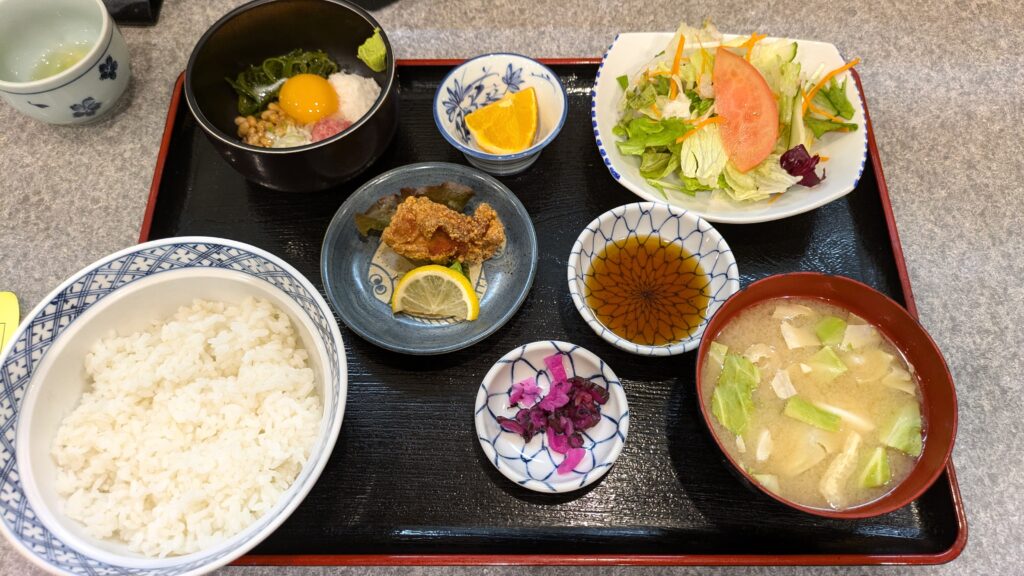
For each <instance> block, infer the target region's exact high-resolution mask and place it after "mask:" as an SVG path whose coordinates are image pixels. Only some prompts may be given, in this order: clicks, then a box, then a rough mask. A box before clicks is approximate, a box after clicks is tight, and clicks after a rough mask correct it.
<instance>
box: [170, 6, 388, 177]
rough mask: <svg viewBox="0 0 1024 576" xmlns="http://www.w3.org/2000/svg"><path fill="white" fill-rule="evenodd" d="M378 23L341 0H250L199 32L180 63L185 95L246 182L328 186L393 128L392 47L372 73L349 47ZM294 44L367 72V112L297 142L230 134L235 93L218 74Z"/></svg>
mask: <svg viewBox="0 0 1024 576" xmlns="http://www.w3.org/2000/svg"><path fill="white" fill-rule="evenodd" d="M375 28H380V25H379V24H378V23H377V21H376V20H374V18H373V16H371V15H370V14H369V13H368V12H366V11H365V10H363V9H362V8H359V7H358V6H356V5H355V4H352V3H349V2H346V1H344V0H256V1H255V2H250V3H248V4H245V5H243V6H240V7H238V8H236V9H234V10H232V11H231V12H229V13H227V14H226V15H225V16H224V17H223V18H221V19H220V20H218V21H217V22H216V23H215V24H214V25H213V26H211V27H210V29H209V30H207V31H206V33H205V34H203V36H202V38H200V39H199V42H198V43H197V44H196V47H195V49H194V50H193V51H192V56H191V57H189V60H188V67H187V68H186V69H185V101H186V102H187V103H188V107H189V110H191V111H192V115H193V116H195V119H196V121H197V122H198V123H199V125H200V126H202V128H203V131H204V132H206V135H207V137H208V138H209V140H210V142H211V143H213V146H214V148H216V149H217V152H218V153H220V155H221V156H223V157H224V159H225V160H226V161H227V162H228V163H229V164H230V165H231V166H232V167H233V168H234V169H235V170H237V171H238V172H239V173H241V174H242V175H243V176H245V177H246V178H247V179H248V180H250V181H252V182H254V183H256V184H259V185H262V186H266V187H267V188H272V189H274V190H280V191H284V192H312V191H317V190H323V189H326V188H330V187H331V186H334V185H337V184H340V183H342V182H345V181H346V180H349V179H351V178H353V177H355V176H357V175H358V174H359V173H361V172H362V171H363V170H366V168H368V167H369V166H370V165H371V164H372V163H373V162H374V161H375V160H376V159H377V158H379V157H380V156H381V154H383V153H384V150H385V149H386V148H387V147H388V145H389V144H390V143H391V139H392V138H393V137H394V135H395V130H396V128H397V126H398V98H397V90H398V86H397V82H396V78H395V58H394V50H392V48H391V43H390V42H389V41H388V37H387V35H386V34H385V33H384V31H383V30H381V37H382V38H383V39H384V45H385V47H386V48H387V68H386V69H385V70H384V71H383V72H373V71H372V70H370V68H369V67H367V66H366V65H365V64H363V62H362V61H360V60H359V59H357V58H356V50H357V49H358V47H359V45H360V44H362V43H363V42H364V41H365V40H366V39H367V38H369V37H370V36H371V35H372V34H373V31H374V29H375ZM296 48H301V49H304V50H323V51H325V52H327V53H328V54H329V55H330V56H331V58H332V59H333V60H334V61H335V62H337V63H338V67H339V68H340V69H341V70H342V71H346V72H349V73H354V74H359V75H361V76H367V77H370V78H373V79H374V80H376V81H377V84H378V85H380V88H381V92H380V96H379V97H378V98H377V101H376V102H375V103H374V105H373V106H372V107H371V108H370V110H369V111H368V112H367V113H366V114H365V115H364V116H363V117H362V118H360V119H358V120H356V121H355V122H354V123H353V124H352V125H351V126H349V127H348V128H347V129H346V130H344V131H342V132H341V133H339V134H335V135H334V136H332V137H330V138H327V139H325V140H321V141H320V142H315V143H313V144H307V145H305V146H296V147H293V148H260V147H258V146H250V145H248V144H245V143H244V142H242V141H241V140H240V139H239V138H238V136H237V132H236V127H235V123H234V120H235V117H236V116H238V107H237V102H238V96H237V94H236V93H235V91H234V89H232V88H231V86H230V85H229V84H228V83H227V82H226V81H225V78H234V77H235V76H237V75H238V73H239V72H241V71H242V70H244V69H246V68H247V67H248V66H250V65H259V64H260V63H261V62H263V60H264V59H266V58H269V57H271V56H277V55H281V54H285V53H288V52H290V51H292V50H295V49H296Z"/></svg>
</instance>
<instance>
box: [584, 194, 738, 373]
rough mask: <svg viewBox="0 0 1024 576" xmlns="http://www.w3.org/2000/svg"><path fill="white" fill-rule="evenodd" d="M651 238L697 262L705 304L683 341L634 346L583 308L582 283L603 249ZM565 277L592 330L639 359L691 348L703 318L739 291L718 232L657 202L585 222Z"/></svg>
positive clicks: (684, 212) (730, 259)
mask: <svg viewBox="0 0 1024 576" xmlns="http://www.w3.org/2000/svg"><path fill="white" fill-rule="evenodd" d="M650 235H657V236H660V237H661V238H662V240H664V241H666V242H670V243H674V244H681V245H682V247H683V248H684V249H685V251H686V252H689V253H690V254H692V255H693V257H695V258H698V259H699V261H700V267H701V269H702V270H703V271H704V272H705V273H706V274H707V275H708V285H707V286H706V288H705V290H704V292H705V294H707V295H708V296H709V302H708V306H707V309H706V310H705V313H704V314H703V319H702V321H701V323H700V325H699V326H698V327H697V328H696V329H695V330H694V331H693V332H692V333H691V334H690V336H689V337H687V338H686V339H684V340H681V341H678V342H671V343H668V344H663V345H661V346H648V345H644V344H637V343H635V342H631V341H629V340H626V339H625V338H621V337H619V336H618V335H617V334H615V333H614V332H612V331H611V330H609V329H608V328H607V327H605V325H604V324H602V323H601V321H600V320H598V319H597V317H596V316H595V315H594V312H593V311H592V310H591V309H590V306H588V305H587V296H588V290H587V286H586V282H585V280H586V277H587V276H588V275H590V274H591V270H592V266H593V262H594V260H595V259H596V258H597V257H598V256H599V255H600V254H601V252H602V251H603V250H604V248H605V247H606V246H607V245H608V244H611V243H616V244H621V243H622V242H624V241H625V240H626V239H627V238H629V237H630V236H635V237H640V238H642V237H645V236H650ZM568 277H569V293H570V295H572V301H573V304H575V305H576V309H577V310H579V312H580V315H581V316H583V319H584V320H585V321H586V322H587V324H589V325H590V327H591V328H593V330H594V332H596V333H597V334H598V335H599V336H601V338H604V340H605V341H606V342H608V343H610V344H612V345H613V346H615V347H616V348H620V349H622V350H625V351H626V352H631V353H633V354H640V355H644V356H673V355H675V354H682V353H683V352H688V351H690V350H694V349H696V348H697V346H698V345H699V344H700V338H701V335H703V334H704V328H705V327H706V326H707V323H708V320H709V319H710V318H711V316H712V315H714V313H715V311H717V310H718V309H719V308H720V307H721V306H722V304H723V303H724V302H725V301H726V299H728V298H729V296H732V295H733V294H735V293H736V291H737V290H739V288H740V280H739V270H738V269H737V267H736V258H734V257H733V255H732V250H731V249H730V248H729V244H727V243H726V241H725V238H722V235H721V234H719V233H718V230H715V228H714V226H712V225H711V224H710V223H709V222H708V221H707V220H705V219H703V218H701V217H700V216H698V215H696V214H695V213H693V212H689V211H687V210H683V209H682V208H678V207H676V206H672V205H671V204H665V203H662V202H637V203H635V204H626V205H624V206H619V207H618V208H613V209H611V210H609V211H607V212H605V213H604V214H602V215H600V216H598V217H597V218H595V219H594V220H593V221H592V222H591V223H590V224H587V227H586V228H584V229H583V232H582V233H580V236H579V238H577V239H576V243H575V244H573V247H572V252H571V253H570V254H569V266H568Z"/></svg>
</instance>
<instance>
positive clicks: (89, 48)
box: [0, 0, 131, 124]
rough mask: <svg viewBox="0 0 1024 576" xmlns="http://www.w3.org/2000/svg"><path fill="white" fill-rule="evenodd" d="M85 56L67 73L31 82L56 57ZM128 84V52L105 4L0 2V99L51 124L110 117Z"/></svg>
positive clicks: (94, 0) (99, 0) (89, 0)
mask: <svg viewBox="0 0 1024 576" xmlns="http://www.w3.org/2000/svg"><path fill="white" fill-rule="evenodd" d="M70 46H74V47H75V48H76V49H78V50H81V51H85V56H84V57H83V58H82V59H81V60H79V61H78V62H77V63H75V64H74V65H72V66H71V67H69V68H67V69H65V70H63V71H61V72H59V73H57V74H54V75H52V76H48V77H45V78H42V79H39V80H33V76H34V74H35V73H36V70H37V66H39V64H40V62H41V61H42V60H43V59H45V58H48V57H52V56H53V54H54V51H62V50H64V51H66V50H67V49H68V47H70ZM130 78H131V67H130V65H129V63H128V47H127V46H126V45H125V43H124V38H122V37H121V32H120V31H119V30H118V29H117V25H116V24H114V21H113V19H112V18H111V17H110V14H109V13H108V12H107V9H106V6H104V4H103V0H42V1H40V0H0V97H2V98H3V99H4V100H6V101H7V103H9V104H10V105H11V106H13V107H14V108H15V109H16V110H18V111H19V112H21V113H23V114H26V115H28V116H31V117H32V118H35V119H37V120H42V121H43V122H49V123H51V124H85V123H88V122H93V121H96V120H98V119H99V118H101V117H103V116H104V115H106V114H108V113H110V112H111V111H112V110H113V109H114V104H115V103H116V102H117V100H118V99H119V98H120V97H121V95H122V94H124V91H125V88H127V87H128V80H129V79H130Z"/></svg>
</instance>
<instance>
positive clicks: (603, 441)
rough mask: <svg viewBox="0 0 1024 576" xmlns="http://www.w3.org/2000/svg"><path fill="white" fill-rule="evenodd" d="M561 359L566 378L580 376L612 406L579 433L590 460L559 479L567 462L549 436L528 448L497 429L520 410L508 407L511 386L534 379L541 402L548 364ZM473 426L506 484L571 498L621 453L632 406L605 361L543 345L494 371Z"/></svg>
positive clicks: (505, 359)
mask: <svg viewBox="0 0 1024 576" xmlns="http://www.w3.org/2000/svg"><path fill="white" fill-rule="evenodd" d="M559 353H561V354H564V355H565V356H566V357H565V358H564V359H563V362H562V365H563V366H564V367H565V372H566V377H567V378H572V377H573V376H579V377H581V378H585V379H587V380H590V381H591V382H593V383H594V384H596V385H598V386H601V387H603V388H605V389H606V390H607V391H608V401H607V402H606V403H605V404H604V405H603V406H601V421H600V422H599V423H598V424H596V425H595V426H593V427H591V428H589V429H587V430H585V431H582V432H581V434H582V436H583V446H582V448H583V449H584V450H585V451H586V454H585V455H584V456H583V459H582V460H581V461H580V462H579V464H577V465H576V466H575V467H574V468H573V470H572V471H571V472H568V473H566V474H559V473H558V471H557V468H558V465H559V464H560V463H561V462H562V459H563V458H564V456H562V455H560V454H557V453H556V452H555V451H554V450H552V449H551V447H549V446H548V440H547V437H546V435H545V434H537V435H536V436H534V437H533V438H532V439H531V440H530V441H529V442H526V441H524V440H523V438H522V437H521V436H520V435H518V434H515V433H513V432H509V431H506V430H503V429H502V428H501V425H500V424H499V423H498V416H504V417H506V418H512V417H514V416H515V414H516V412H518V410H519V409H518V408H517V407H512V406H509V402H510V390H511V388H512V385H513V384H515V383H517V382H522V381H523V380H526V379H529V378H534V379H535V380H536V383H537V385H538V387H539V389H540V397H541V398H542V397H543V396H545V395H547V393H548V391H549V390H550V387H551V375H550V373H549V371H548V369H547V367H546V366H545V363H544V358H546V357H548V356H551V355H553V354H559ZM474 420H475V424H476V434H477V437H478V438H479V440H480V447H481V448H483V451H484V455H485V456H487V459H488V460H490V462H491V464H494V467H495V468H497V469H498V471H499V472H501V473H502V474H504V475H505V477H506V478H508V479H509V480H511V481H513V482H515V483H516V484H518V485H520V486H522V487H523V488H529V489H530V490H534V491H536V492H548V493H553V492H571V491H573V490H579V489H580V488H583V487H585V486H588V485H590V484H592V483H594V482H596V481H597V480H598V479H600V478H601V477H602V476H604V475H605V474H606V473H608V470H610V469H611V467H612V465H613V464H614V463H615V460H617V459H618V457H619V454H621V453H622V448H623V446H624V445H625V442H626V435H627V434H628V433H629V404H628V403H627V402H626V392H625V390H624V389H623V387H622V383H621V382H620V381H619V378H618V377H617V376H616V375H615V373H614V372H612V369H611V368H610V367H609V366H608V365H607V364H605V363H604V361H603V360H601V359H600V358H598V357H597V356H596V355H594V354H593V353H592V352H590V351H589V350H586V349H584V348H580V347H579V346H576V345H575V344H569V343H567V342H560V341H557V340H543V341H539V342H531V343H529V344H525V345H523V346H520V347H518V348H516V349H515V350H512V351H511V352H509V353H508V354H505V355H504V356H502V357H501V359H500V360H498V361H497V362H496V363H495V364H494V366H492V367H491V369H490V371H488V372H487V375H486V376H484V380H483V382H482V383H481V384H480V391H479V392H478V393H477V396H476V408H475V416H474Z"/></svg>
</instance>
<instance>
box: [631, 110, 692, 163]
mask: <svg viewBox="0 0 1024 576" xmlns="http://www.w3.org/2000/svg"><path fill="white" fill-rule="evenodd" d="M620 126H623V125H622V124H620ZM691 129H692V128H691V126H690V125H688V124H686V123H685V122H683V121H682V119H680V118H665V119H664V120H660V121H659V120H652V119H650V118H648V117H646V116H644V117H641V118H634V119H633V120H630V121H629V122H628V123H627V124H625V125H624V127H623V131H624V132H625V134H626V137H627V139H626V141H624V142H623V141H621V140H620V141H618V142H616V143H615V145H616V146H618V147H619V152H621V153H622V154H626V155H630V156H642V155H643V154H644V152H646V151H647V148H651V147H660V146H664V147H668V146H672V145H674V144H675V143H676V139H677V138H679V137H680V136H682V135H683V134H685V133H686V132H689V131H690V130H691Z"/></svg>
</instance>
